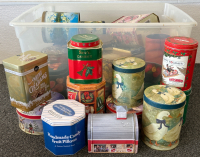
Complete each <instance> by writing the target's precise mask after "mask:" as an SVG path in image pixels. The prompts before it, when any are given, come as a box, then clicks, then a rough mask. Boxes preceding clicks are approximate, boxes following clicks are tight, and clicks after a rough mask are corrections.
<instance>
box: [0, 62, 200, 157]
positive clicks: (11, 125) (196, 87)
mask: <svg viewBox="0 0 200 157" xmlns="http://www.w3.org/2000/svg"><path fill="white" fill-rule="evenodd" d="M192 88H193V89H192V94H191V96H190V102H189V106H188V114H187V120H186V123H185V124H184V126H183V127H182V131H181V137H180V143H179V145H178V147H176V148H175V149H173V150H171V151H156V150H153V149H151V148H149V147H147V146H146V145H145V144H144V143H143V142H142V141H139V152H138V154H136V155H135V156H136V157H139V156H143V157H144V156H148V157H149V156H153V157H157V156H159V157H174V156H176V157H179V156H181V157H190V156H193V157H194V156H200V116H199V115H200V102H199V100H200V99H199V98H200V94H199V92H200V64H196V67H195V71H194V77H193V83H192ZM132 155H133V154H88V153H87V147H85V148H84V149H82V150H80V151H79V152H78V153H76V154H75V155H73V156H75V157H83V156H95V157H99V156H116V157H117V156H118V157H119V156H120V157H123V156H132ZM12 156H16V157H40V156H42V157H51V156H54V155H53V154H52V153H51V152H49V151H48V150H47V149H45V146H44V139H43V136H33V135H28V134H26V133H24V132H22V131H21V130H20V128H19V127H18V118H17V114H16V111H15V108H14V107H12V106H11V105H10V100H9V93H8V88H7V83H6V78H5V74H4V70H3V65H1V64H0V157H12Z"/></svg>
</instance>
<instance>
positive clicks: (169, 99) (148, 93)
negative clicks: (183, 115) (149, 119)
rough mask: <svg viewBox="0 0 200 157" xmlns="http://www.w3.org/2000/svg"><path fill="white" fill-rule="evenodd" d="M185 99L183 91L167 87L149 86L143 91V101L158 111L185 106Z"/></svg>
mask: <svg viewBox="0 0 200 157" xmlns="http://www.w3.org/2000/svg"><path fill="white" fill-rule="evenodd" d="M185 99H186V95H185V93H184V92H183V91H181V90H180V89H178V88H176V87H170V86H167V85H154V86H150V87H148V88H147V89H145V91H144V101H145V102H146V103H147V104H149V105H151V106H153V107H156V108H160V109H169V110H170V109H178V108H180V107H182V106H184V105H185Z"/></svg>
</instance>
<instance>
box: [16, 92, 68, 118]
mask: <svg viewBox="0 0 200 157" xmlns="http://www.w3.org/2000/svg"><path fill="white" fill-rule="evenodd" d="M59 99H65V97H64V96H63V95H62V94H60V93H57V92H53V91H51V99H50V100H48V101H46V102H44V103H42V104H41V105H39V106H38V107H36V108H35V109H33V110H32V111H29V112H26V111H22V110H21V109H18V108H16V111H17V113H18V114H19V115H20V116H22V117H24V118H28V119H41V114H42V111H43V108H44V106H46V105H48V104H49V103H51V102H54V101H56V100H59Z"/></svg>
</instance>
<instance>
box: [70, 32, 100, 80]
mask: <svg viewBox="0 0 200 157" xmlns="http://www.w3.org/2000/svg"><path fill="white" fill-rule="evenodd" d="M68 64H69V77H70V82H71V83H77V84H93V83H100V82H101V81H102V42H101V40H100V39H99V37H97V36H96V35H93V34H78V35H75V36H73V37H72V38H71V40H70V41H69V42H68Z"/></svg>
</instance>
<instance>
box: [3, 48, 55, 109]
mask: <svg viewBox="0 0 200 157" xmlns="http://www.w3.org/2000/svg"><path fill="white" fill-rule="evenodd" d="M47 58H48V57H47V54H44V53H40V52H35V51H26V52H24V53H21V54H19V55H16V56H13V57H10V58H7V59H5V60H3V65H4V70H5V74H6V79H7V84H8V90H9V94H10V101H11V105H12V106H14V107H16V108H19V109H21V110H23V111H26V112H28V111H31V110H33V109H34V108H36V107H37V106H39V105H40V104H42V103H43V102H45V101H47V100H49V99H50V98H51V91H50V85H49V71H48V66H47V65H48V64H47Z"/></svg>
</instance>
